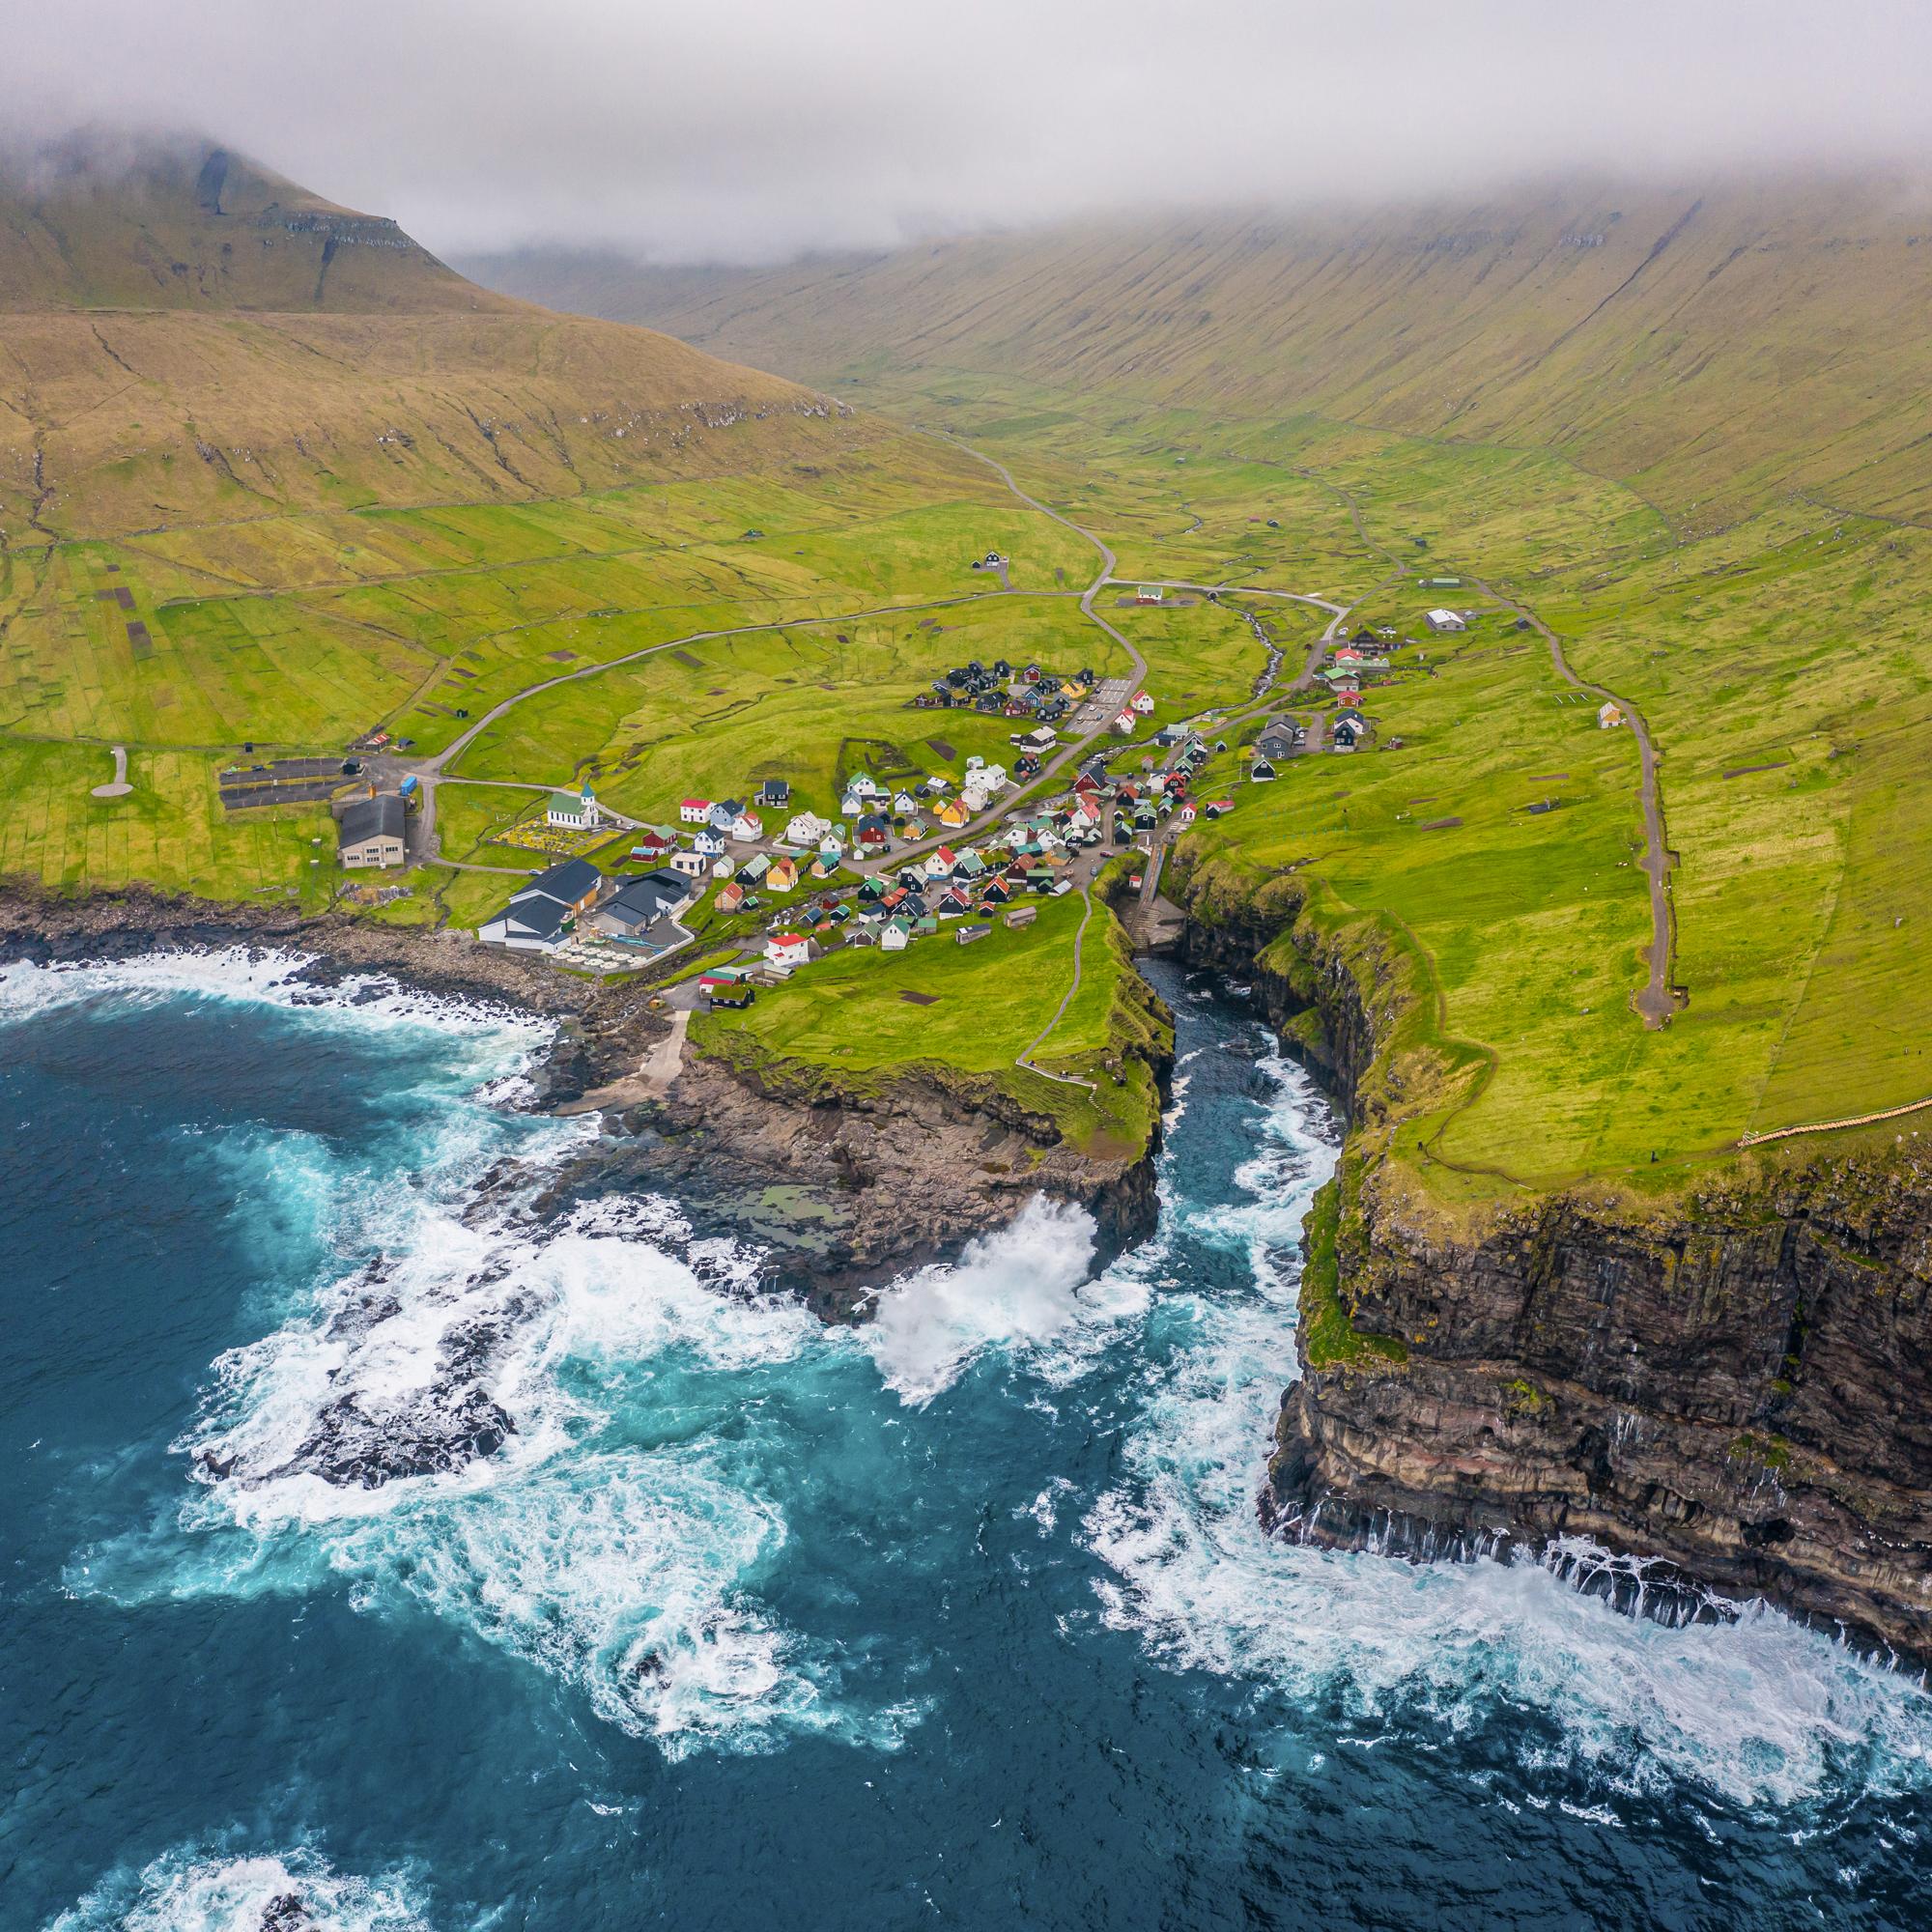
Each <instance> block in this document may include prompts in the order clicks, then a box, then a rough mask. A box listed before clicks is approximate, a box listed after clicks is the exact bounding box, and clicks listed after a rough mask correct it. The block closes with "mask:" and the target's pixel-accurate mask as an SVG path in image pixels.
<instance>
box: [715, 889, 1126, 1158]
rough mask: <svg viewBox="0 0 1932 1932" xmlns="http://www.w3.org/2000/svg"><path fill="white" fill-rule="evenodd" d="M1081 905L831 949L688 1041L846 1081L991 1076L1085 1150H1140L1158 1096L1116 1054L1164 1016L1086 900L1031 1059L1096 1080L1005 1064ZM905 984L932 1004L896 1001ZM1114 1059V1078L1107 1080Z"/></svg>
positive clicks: (1070, 898) (1043, 1008)
mask: <svg viewBox="0 0 1932 1932" xmlns="http://www.w3.org/2000/svg"><path fill="white" fill-rule="evenodd" d="M1082 910H1083V908H1082V902H1081V900H1080V898H1079V897H1078V895H1074V894H1068V895H1066V896H1065V897H1064V898H1059V899H1054V900H1050V901H1048V902H1047V903H1045V904H1044V905H1042V906H1041V907H1040V910H1039V915H1038V917H1037V920H1036V921H1035V923H1033V924H1032V925H1031V926H1028V927H1026V928H1024V929H1022V930H1020V931H1017V932H1014V931H1010V930H1009V929H1008V928H1007V927H1006V926H1004V925H1000V926H996V927H995V928H994V930H993V931H992V933H990V934H989V935H988V936H987V937H986V938H984V939H982V940H980V941H979V942H978V943H977V944H976V945H973V946H960V945H959V944H957V943H956V941H955V940H954V938H953V930H952V928H950V927H949V928H944V929H942V930H941V931H940V932H939V933H938V934H936V935H934V936H933V937H930V938H927V939H923V940H919V941H917V942H915V943H914V944H913V945H912V946H910V947H908V948H907V949H906V951H905V952H900V953H886V952H880V951H879V950H878V949H877V948H876V947H852V948H846V949H842V950H840V951H838V952H833V953H831V954H829V955H828V956H827V957H826V958H824V959H822V960H819V961H818V962H817V963H815V964H814V965H813V966H812V967H811V968H810V970H809V971H806V972H802V973H800V974H798V975H797V976H796V977H795V978H794V979H792V980H790V981H788V982H787V983H786V984H785V985H783V986H781V987H778V988H776V989H775V990H773V991H770V992H764V993H760V994H759V995H758V997H757V1000H756V1002H755V1003H754V1004H753V1006H751V1007H749V1008H747V1009H745V1010H744V1011H743V1012H724V1011H719V1012H712V1013H708V1014H703V1015H700V1016H699V1017H697V1018H696V1019H695V1020H694V1021H693V1022H692V1033H691V1037H692V1038H693V1040H694V1041H695V1042H696V1044H697V1045H698V1046H699V1047H700V1048H702V1049H703V1050H706V1051H711V1052H717V1053H721V1054H724V1055H725V1056H726V1057H744V1056H746V1055H748V1054H749V1055H753V1056H769V1057H773V1058H776V1059H779V1060H782V1061H784V1062H787V1063H790V1064H793V1065H807V1066H814V1067H820V1068H823V1069H825V1070H826V1073H827V1075H828V1076H829V1077H830V1078H832V1079H834V1080H835V1081H836V1082H837V1083H838V1085H839V1086H840V1087H842V1088H845V1089H847V1090H851V1089H854V1088H857V1089H861V1090H863V1089H864V1088H866V1087H867V1086H868V1085H869V1084H872V1083H875V1082H877V1081H879V1080H880V1079H883V1078H889V1077H891V1076H893V1075H894V1074H896V1073H898V1072H901V1071H903V1070H905V1069H907V1068H909V1067H923V1068H929V1069H930V1070H932V1071H933V1072H934V1073H935V1074H936V1075H937V1076H938V1077H940V1078H941V1079H947V1078H950V1077H952V1076H961V1075H963V1076H966V1077H967V1078H969V1079H972V1078H982V1079H986V1080H991V1081H994V1082H996V1083H997V1084H999V1085H1000V1086H1002V1087H1004V1088H1006V1089H1007V1090H1008V1091H1009V1093H1011V1094H1015V1095H1016V1096H1017V1097H1018V1098H1019V1099H1020V1100H1021V1101H1022V1102H1023V1103H1024V1104H1025V1105H1027V1106H1029V1107H1031V1108H1033V1109H1035V1110H1036V1111H1037V1112H1040V1113H1043V1114H1048V1115H1051V1116H1052V1117H1053V1118H1054V1119H1056V1120H1057V1121H1058V1122H1060V1123H1061V1126H1062V1129H1063V1131H1064V1132H1065V1133H1066V1134H1067V1136H1068V1137H1069V1138H1070V1139H1072V1140H1074V1141H1076V1142H1078V1143H1079V1144H1080V1145H1082V1146H1083V1147H1092V1146H1094V1144H1095V1143H1096V1141H1098V1142H1100V1143H1102V1144H1104V1145H1105V1146H1106V1147H1107V1148H1110V1149H1111V1150H1113V1151H1116V1152H1118V1151H1121V1150H1122V1149H1128V1148H1134V1147H1138V1146H1139V1145H1141V1144H1142V1142H1143V1141H1144V1140H1145V1139H1146V1136H1147V1134H1148V1133H1149V1132H1150V1131H1151V1127H1152V1123H1153V1119H1154V1115H1155V1112H1156V1111H1157V1108H1158V1104H1159V1096H1158V1095H1157V1094H1156V1093H1155V1091H1154V1088H1153V1083H1152V1079H1151V1075H1150V1074H1149V1071H1148V1068H1147V1065H1146V1064H1145V1063H1144V1062H1143V1061H1141V1060H1139V1059H1127V1060H1124V1061H1122V1057H1121V1050H1122V1045H1123V1044H1124V1043H1125V1042H1127V1041H1130V1040H1138V1041H1142V1042H1151V1041H1152V1040H1153V1039H1154V1038H1155V1037H1156V1036H1157V1035H1158V1034H1159V1032H1160V1028H1161V1025H1162V1023H1161V1022H1160V1021H1158V1020H1157V1019H1156V1018H1155V1017H1154V1015H1153V1012H1152V1010H1151V1001H1150V998H1149V996H1148V995H1147V993H1146V990H1145V987H1144V985H1143V983H1142V981H1141V980H1140V978H1139V976H1138V975H1137V974H1136V973H1135V972H1134V970H1133V966H1132V962H1131V960H1130V958H1129V956H1128V952H1127V949H1126V944H1125V938H1124V935H1123V934H1122V932H1121V929H1120V926H1119V923H1117V922H1116V921H1115V919H1114V917H1113V915H1112V914H1111V913H1110V912H1108V911H1107V909H1106V907H1105V906H1104V905H1102V904H1100V903H1099V902H1098V900H1097V899H1096V901H1095V902H1094V914H1093V919H1092V921H1091V923H1089V925H1088V928H1087V933H1086V936H1085V939H1084V940H1083V942H1082V946H1081V969H1082V970H1081V978H1080V990H1079V991H1078V993H1076V994H1075V996H1074V998H1073V1000H1072V1001H1071V1003H1070V1004H1069V1005H1068V1007H1067V1009H1066V1011H1065V1014H1064V1015H1063V1016H1062V1018H1061V1020H1060V1024H1059V1025H1058V1026H1057V1027H1056V1028H1055V1029H1054V1031H1053V1034H1052V1037H1051V1038H1050V1039H1049V1040H1048V1041H1047V1042H1046V1043H1045V1045H1044V1046H1043V1047H1042V1048H1041V1050H1040V1053H1039V1056H1038V1065H1041V1066H1044V1067H1046V1068H1047V1069H1049V1070H1050V1071H1052V1072H1055V1073H1064V1074H1072V1075H1075V1076H1077V1077H1079V1078H1082V1079H1091V1080H1094V1082H1095V1083H1096V1089H1095V1091H1094V1093H1092V1094H1089V1093H1088V1092H1087V1091H1086V1090H1085V1089H1083V1088H1079V1087H1072V1086H1067V1085H1064V1084H1061V1083H1059V1082H1056V1081H1052V1080H1047V1079H1043V1078H1041V1077H1040V1076H1039V1075H1038V1074H1037V1073H1033V1072H1031V1071H1028V1070H1026V1069H1024V1068H1020V1067H1017V1066H1015V1065H1013V1062H1014V1060H1015V1058H1016V1057H1017V1056H1018V1055H1019V1054H1020V1053H1021V1052H1022V1051H1023V1050H1024V1049H1025V1048H1026V1046H1027V1044H1028V1043H1029V1042H1030V1041H1031V1040H1032V1039H1033V1038H1034V1037H1035V1036H1036V1035H1037V1033H1038V1032H1039V1030H1040V1028H1041V1027H1043V1026H1044V1025H1045V1024H1046V1022H1047V1021H1048V1020H1049V1019H1050V1018H1051V1017H1052V1016H1053V1010H1054V1009H1055V1007H1056V1006H1058V1005H1059V1003H1060V998H1061V995H1062V994H1063V993H1064V992H1065V989H1066V987H1067V985H1068V984H1069V983H1070V981H1071V980H1072V977H1073V936H1074V933H1075V931H1076V929H1077V928H1078V926H1079V924H1080V919H1081V913H1082ZM909 992H912V993H921V994H924V995H926V996H928V998H929V1000H930V1002H931V1003H930V1004H926V1003H924V1002H915V1001H911V1000H908V999H906V997H905V995H906V994H907V993H909ZM1117 1067H1118V1069H1119V1071H1120V1072H1121V1074H1122V1084H1116V1080H1115V1077H1114V1069H1115V1068H1117Z"/></svg>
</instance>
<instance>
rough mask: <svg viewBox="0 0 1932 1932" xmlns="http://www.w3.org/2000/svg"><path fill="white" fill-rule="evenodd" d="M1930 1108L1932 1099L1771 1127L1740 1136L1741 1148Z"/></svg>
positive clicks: (1870, 1123)
mask: <svg viewBox="0 0 1932 1932" xmlns="http://www.w3.org/2000/svg"><path fill="white" fill-rule="evenodd" d="M1927 1107H1932V1097H1929V1098H1926V1099H1923V1100H1910V1101H1908V1102H1907V1103H1906V1104H1905V1105H1904V1106H1902V1107H1885V1108H1881V1109H1880V1111H1879V1112H1877V1113H1876V1114H1852V1115H1849V1116H1848V1117H1847V1118H1846V1119H1844V1120H1842V1121H1810V1122H1806V1123H1805V1124H1804V1126H1802V1127H1771V1128H1768V1129H1767V1130H1766V1131H1765V1132H1763V1133H1761V1134H1740V1135H1739V1136H1738V1142H1737V1144H1738V1146H1739V1147H1741V1148H1753V1147H1762V1146H1763V1145H1764V1143H1765V1142H1766V1141H1788V1140H1790V1139H1792V1138H1793V1137H1794V1136H1796V1135H1798V1134H1835V1133H1838V1132H1840V1131H1841V1130H1842V1129H1844V1128H1846V1127H1875V1126H1877V1125H1878V1123H1879V1122H1881V1121H1895V1120H1898V1119H1899V1118H1900V1117H1901V1116H1903V1115H1906V1114H1922V1113H1923V1112H1924V1111H1925V1109H1926V1108H1927Z"/></svg>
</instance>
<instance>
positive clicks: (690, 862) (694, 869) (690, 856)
mask: <svg viewBox="0 0 1932 1932" xmlns="http://www.w3.org/2000/svg"><path fill="white" fill-rule="evenodd" d="M710 863H711V862H710V860H709V859H707V858H706V857H705V856H704V854H703V853H701V852H673V853H672V854H671V855H670V868H671V870H672V871H673V872H682V873H683V874H684V876H685V877H686V878H687V879H701V878H703V876H704V870H705V867H707V866H709V865H710Z"/></svg>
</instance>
